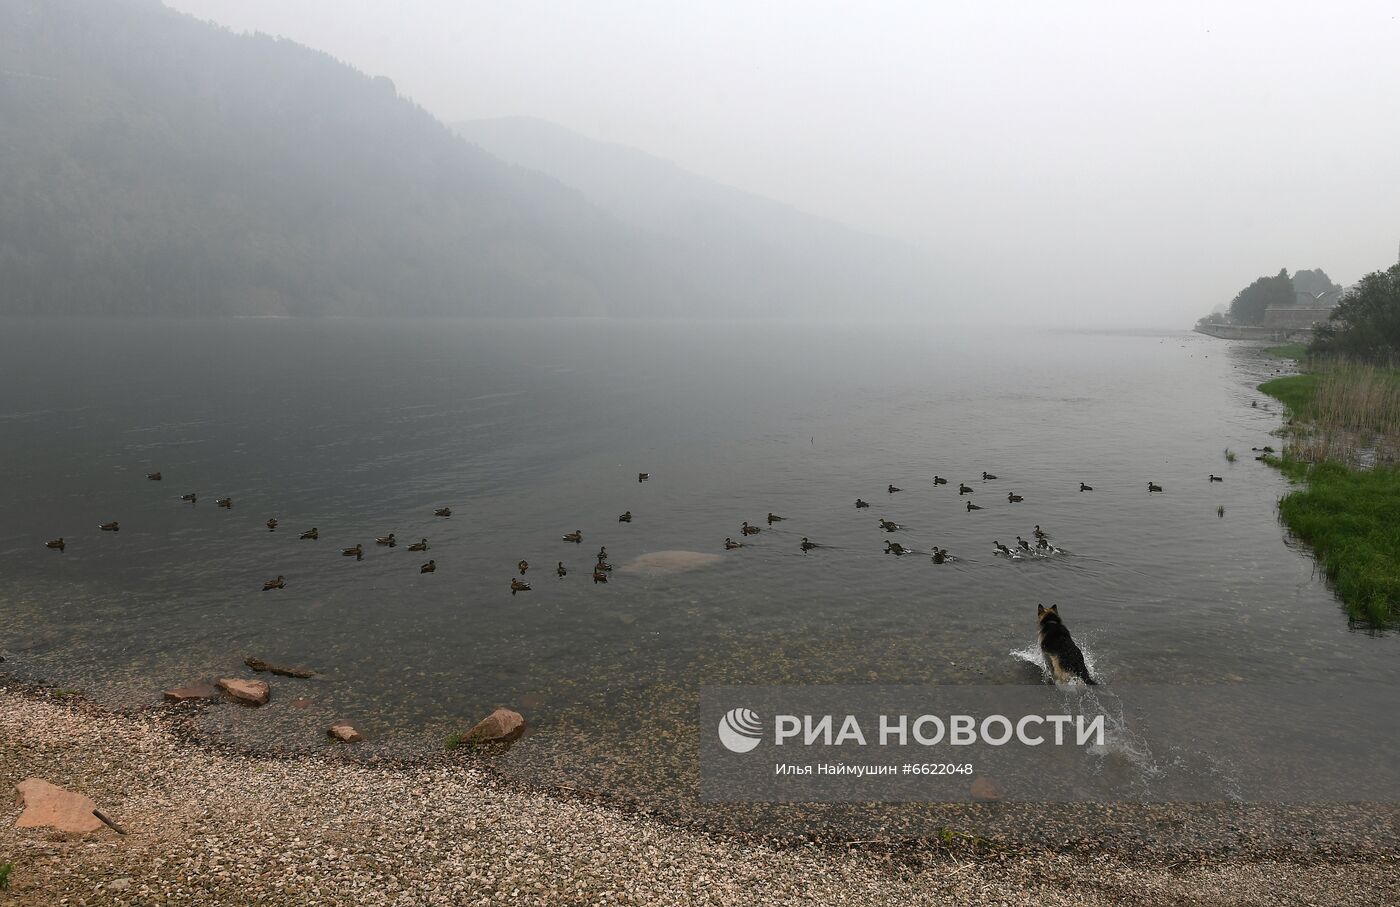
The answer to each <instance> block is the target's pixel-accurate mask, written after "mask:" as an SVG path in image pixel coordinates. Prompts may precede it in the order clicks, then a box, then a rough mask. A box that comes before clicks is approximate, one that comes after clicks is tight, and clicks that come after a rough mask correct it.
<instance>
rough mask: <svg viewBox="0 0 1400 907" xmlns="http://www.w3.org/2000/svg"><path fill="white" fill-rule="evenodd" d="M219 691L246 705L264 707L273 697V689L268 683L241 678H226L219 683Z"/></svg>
mask: <svg viewBox="0 0 1400 907" xmlns="http://www.w3.org/2000/svg"><path fill="white" fill-rule="evenodd" d="M219 689H221V690H223V691H224V692H225V693H227V694H228V695H229V696H231V697H232V698H234V699H236V700H238V701H239V702H241V703H243V704H245V705H264V704H266V703H267V700H268V699H269V698H271V696H272V687H270V686H268V685H267V683H266V681H262V680H244V679H243V678H241V677H225V678H224V679H222V680H220V681H219Z"/></svg>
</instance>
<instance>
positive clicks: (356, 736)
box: [326, 721, 365, 743]
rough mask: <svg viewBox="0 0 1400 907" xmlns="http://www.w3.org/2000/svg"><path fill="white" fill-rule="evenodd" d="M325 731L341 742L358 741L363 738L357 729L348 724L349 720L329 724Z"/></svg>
mask: <svg viewBox="0 0 1400 907" xmlns="http://www.w3.org/2000/svg"><path fill="white" fill-rule="evenodd" d="M326 733H327V734H330V735H331V736H332V737H334V738H335V739H337V740H339V741H340V742H341V743H359V742H360V741H361V740H363V739H365V738H364V737H363V736H361V735H360V732H359V731H357V730H355V729H354V728H353V727H351V726H350V722H348V721H337V722H336V723H335V724H333V725H331V726H330V728H329V729H328V730H327V731H326Z"/></svg>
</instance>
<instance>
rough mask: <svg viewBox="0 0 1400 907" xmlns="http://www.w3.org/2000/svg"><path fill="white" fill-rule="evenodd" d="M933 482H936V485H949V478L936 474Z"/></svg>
mask: <svg viewBox="0 0 1400 907" xmlns="http://www.w3.org/2000/svg"><path fill="white" fill-rule="evenodd" d="M933 484H934V485H947V484H948V480H947V479H945V478H943V477H942V476H934V477H933Z"/></svg>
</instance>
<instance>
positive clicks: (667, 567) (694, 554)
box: [618, 549, 724, 576]
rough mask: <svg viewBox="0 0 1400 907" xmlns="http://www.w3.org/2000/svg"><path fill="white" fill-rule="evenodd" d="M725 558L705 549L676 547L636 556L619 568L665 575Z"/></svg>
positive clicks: (642, 573)
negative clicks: (690, 549)
mask: <svg viewBox="0 0 1400 907" xmlns="http://www.w3.org/2000/svg"><path fill="white" fill-rule="evenodd" d="M722 560H724V558H722V557H720V556H719V555H718V554H710V553H707V552H704V551H685V550H682V549H674V550H670V551H652V552H650V553H649V554H643V555H642V556H641V557H638V558H635V559H634V560H632V561H631V562H629V563H627V564H626V565H624V566H623V567H621V568H619V570H618V572H619V573H628V574H640V575H642V576H665V575H667V574H671V573H684V572H686V571H687V570H698V569H700V568H701V567H709V566H711V565H713V564H717V563H719V562H720V561H722Z"/></svg>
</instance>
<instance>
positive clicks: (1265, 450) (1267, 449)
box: [1250, 445, 1274, 453]
mask: <svg viewBox="0 0 1400 907" xmlns="http://www.w3.org/2000/svg"><path fill="white" fill-rule="evenodd" d="M1250 450H1252V451H1254V452H1255V453H1273V452H1274V449H1273V448H1272V447H1269V446H1268V445H1265V446H1263V447H1251V448H1250Z"/></svg>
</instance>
